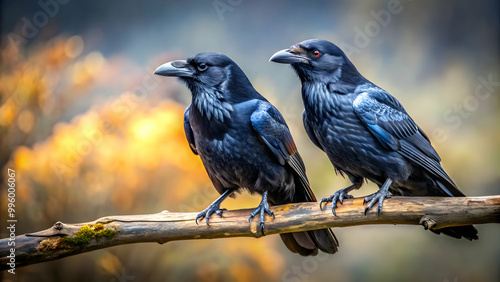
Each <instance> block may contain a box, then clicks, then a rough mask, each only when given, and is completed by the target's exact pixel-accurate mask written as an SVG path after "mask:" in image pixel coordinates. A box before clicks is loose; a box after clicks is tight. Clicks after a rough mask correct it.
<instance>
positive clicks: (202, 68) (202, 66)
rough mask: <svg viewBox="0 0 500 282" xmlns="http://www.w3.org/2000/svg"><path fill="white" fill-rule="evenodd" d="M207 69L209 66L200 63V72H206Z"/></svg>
mask: <svg viewBox="0 0 500 282" xmlns="http://www.w3.org/2000/svg"><path fill="white" fill-rule="evenodd" d="M206 69H207V64H205V63H199V64H198V70H199V71H204V70H206Z"/></svg>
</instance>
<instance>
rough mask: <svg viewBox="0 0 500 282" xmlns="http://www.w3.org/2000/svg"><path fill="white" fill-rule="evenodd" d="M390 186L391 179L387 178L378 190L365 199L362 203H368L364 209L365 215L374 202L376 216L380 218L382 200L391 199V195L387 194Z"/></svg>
mask: <svg viewBox="0 0 500 282" xmlns="http://www.w3.org/2000/svg"><path fill="white" fill-rule="evenodd" d="M391 184H392V179H390V178H387V180H386V181H385V182H384V184H383V185H382V187H380V189H379V190H378V191H377V192H375V193H373V194H371V195H368V196H366V197H365V200H364V201H363V203H368V202H369V203H368V205H367V206H366V208H365V215H366V212H368V210H369V209H371V208H372V207H373V205H375V203H376V202H378V215H379V216H380V213H381V212H382V203H383V202H384V199H385V198H391V197H392V196H391V194H389V187H391Z"/></svg>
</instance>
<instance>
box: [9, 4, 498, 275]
mask: <svg viewBox="0 0 500 282" xmlns="http://www.w3.org/2000/svg"><path fill="white" fill-rule="evenodd" d="M499 6H500V4H499V2H498V1H484V0H480V1H474V2H471V1H465V0H460V1H452V0H448V1H424V0H422V1H404V0H402V1H395V0H390V1H309V2H307V1H272V2H271V1H267V2H266V1H245V0H215V1H212V0H210V1H141V2H138V1H123V0H122V1H117V0H110V1H71V0H41V1H29V2H25V1H23V2H19V1H1V21H0V30H1V53H0V60H1V61H0V72H1V73H0V97H1V98H0V99H1V100H0V103H1V104H0V167H1V176H0V180H1V182H2V185H1V187H2V191H1V196H0V200H1V210H2V212H1V213H0V214H1V217H2V218H1V224H0V225H1V226H2V228H1V229H0V233H1V237H2V238H3V237H7V236H8V234H7V233H6V229H5V227H4V224H5V223H6V217H5V216H6V212H5V211H6V209H7V200H6V194H7V192H6V191H5V187H6V186H5V185H4V184H5V176H6V172H7V169H8V168H11V169H14V170H15V171H16V173H17V174H16V175H17V176H16V177H17V193H16V201H17V202H16V203H17V206H16V216H17V219H18V223H17V230H16V232H17V234H22V233H26V232H33V231H37V230H41V229H45V228H48V227H50V226H51V225H52V224H54V223H55V222H56V221H58V220H61V221H63V222H67V223H77V222H85V221H90V220H94V219H96V218H99V217H102V216H106V215H116V214H144V213H155V212H159V211H161V210H164V209H166V210H170V211H189V212H199V211H201V210H202V209H204V208H205V207H206V206H207V205H208V204H210V203H211V202H212V201H213V200H215V199H216V198H217V196H218V194H217V192H216V191H215V189H213V187H212V185H211V183H210V181H209V179H208V177H207V176H206V173H205V170H204V168H203V166H202V164H201V161H200V160H199V158H198V157H197V156H195V155H193V154H192V153H191V151H190V150H189V147H188V144H187V142H186V140H185V137H184V132H183V121H182V119H183V113H184V109H185V107H186V106H187V105H188V104H189V103H190V99H191V96H190V93H189V91H188V89H187V88H185V87H184V86H183V85H181V84H180V83H179V82H178V81H176V80H175V79H173V78H166V77H157V76H153V75H152V73H153V70H154V69H155V68H156V67H158V66H159V65H161V64H163V63H165V62H167V61H170V60H175V59H185V58H187V57H188V56H191V55H194V54H196V53H199V52H203V51H217V52H222V53H225V54H227V55H228V56H229V57H231V58H232V59H233V60H234V61H235V62H237V63H238V64H239V66H240V67H241V68H242V69H243V70H244V71H245V72H246V74H247V75H248V77H249V79H250V81H251V82H252V83H253V84H254V86H255V88H256V89H257V90H258V91H259V92H260V93H261V94H263V95H264V96H265V97H267V98H268V99H269V100H270V101H271V102H272V103H273V104H274V105H276V107H277V108H278V109H279V110H280V111H281V113H282V114H283V115H284V117H285V119H286V120H287V122H288V124H289V126H290V129H291V131H292V134H293V135H294V138H295V141H296V143H297V145H298V148H299V151H300V152H301V155H302V156H303V158H304V161H305V164H306V166H307V169H308V175H309V179H310V180H311V184H312V187H313V189H314V191H315V192H316V194H317V196H318V198H321V197H325V196H328V195H330V194H332V193H333V192H334V191H336V190H337V189H340V188H344V187H345V186H346V185H348V184H349V182H348V181H347V180H345V179H343V178H342V177H340V176H336V175H335V173H334V170H333V167H332V165H331V164H330V162H329V161H328V159H327V157H326V155H324V154H323V153H322V152H321V151H320V150H319V149H317V148H316V147H315V146H314V145H313V144H312V143H311V142H310V141H309V139H308V138H307V136H306V134H305V131H304V129H303V126H302V109H303V106H302V101H301V98H300V83H299V80H298V79H297V77H296V75H295V74H294V73H293V71H292V70H291V69H290V68H289V67H286V66H284V65H281V64H274V63H269V62H268V59H269V57H270V56H271V55H272V54H273V53H274V52H276V51H278V50H280V49H284V48H287V47H288V46H290V45H292V44H294V43H296V42H299V41H302V40H305V39H309V38H322V39H327V40H330V41H332V42H334V43H336V44H338V45H339V46H340V47H341V48H343V49H344V51H346V53H347V54H348V55H349V57H350V59H351V60H352V61H353V63H354V64H355V65H356V66H357V68H358V70H359V71H360V72H361V73H362V74H363V75H364V76H365V77H366V78H368V79H369V80H371V81H372V82H374V83H376V84H377V85H379V86H380V87H382V88H384V89H386V90H387V91H388V92H389V93H391V94H392V95H394V96H395V97H397V99H399V101H401V102H402V104H403V105H405V107H406V109H407V111H408V112H409V113H410V115H411V116H412V117H413V118H414V119H415V120H416V122H417V123H418V124H419V125H420V127H422V128H423V129H424V130H425V131H426V133H427V134H428V135H429V136H430V138H431V140H432V142H433V145H434V147H435V148H436V149H437V151H438V152H439V153H440V155H441V157H442V159H443V162H442V165H443V167H444V168H445V169H446V171H447V172H448V174H449V175H450V176H451V177H452V178H453V179H454V181H455V182H456V183H457V185H458V186H459V187H460V189H461V190H462V191H463V192H464V193H465V194H467V195H470V196H481V195H495V194H496V195H498V194H500V146H499V143H500V128H499V125H498V124H499V122H500V101H499V93H500V91H499V88H500V67H499V66H500V64H499V63H500V54H499V50H500V15H499V14H500V12H499V11H500V9H499ZM375 190H376V187H375V185H373V184H372V183H369V184H366V185H364V186H363V187H362V189H360V190H359V191H356V192H354V195H355V196H363V195H367V194H369V193H372V192H374V191H375ZM259 200H260V199H259V197H258V196H251V195H248V194H247V193H242V194H241V195H239V196H238V197H237V198H236V199H229V200H227V201H225V202H224V204H223V207H225V208H228V209H238V208H251V207H255V206H256V205H257V204H258V202H259ZM477 228H478V229H479V237H480V240H478V241H475V242H469V241H466V240H456V239H453V238H449V237H445V236H438V235H435V234H433V233H431V232H428V231H424V229H423V228H422V227H420V226H385V225H381V226H360V227H349V228H336V229H335V233H336V235H337V237H338V238H339V240H340V251H339V253H337V254H336V255H334V256H326V255H319V256H317V257H312V258H304V257H300V256H298V255H294V254H292V253H290V252H289V251H288V250H287V249H286V248H285V247H284V245H283V244H282V243H281V240H280V239H279V236H269V237H264V238H261V239H258V240H256V239H252V238H236V239H223V240H222V239H219V240H204V241H203V240H193V241H180V242H170V243H167V244H164V245H157V244H151V243H150V244H133V245H126V246H118V247H113V248H109V249H105V250H99V251H95V252H91V253H86V254H81V255H77V256H73V257H68V258H65V259H62V260H58V261H52V262H47V263H42V264H37V265H32V266H28V267H24V268H19V269H16V273H17V274H16V275H15V276H13V275H11V274H8V273H2V275H3V279H4V281H67V280H68V279H69V280H71V281H177V280H199V281H214V280H217V281H255V280H256V279H257V278H256V277H258V280H262V281H279V280H284V281H325V280H334V281H422V280H425V281H439V282H441V281H500V268H499V262H500V244H499V238H500V226H499V225H492V224H490V225H479V226H477Z"/></svg>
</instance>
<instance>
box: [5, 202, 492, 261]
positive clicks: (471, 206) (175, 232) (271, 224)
mask: <svg viewBox="0 0 500 282" xmlns="http://www.w3.org/2000/svg"><path fill="white" fill-rule="evenodd" d="M271 209H272V210H273V211H274V214H275V215H276V218H275V219H274V220H273V219H272V217H266V225H265V230H264V233H265V234H266V235H271V234H277V233H287V232H293V231H305V230H312V229H321V228H326V227H346V226H356V225H368V224H411V225H424V227H426V229H439V228H443V227H449V226H458V225H469V224H483V223H500V195H497V196H486V197H463V198H447V197H392V198H390V199H386V200H385V201H384V208H383V210H382V214H381V215H380V217H378V216H377V212H376V209H375V208H374V209H371V210H370V211H369V212H368V214H367V215H366V216H365V215H364V205H363V198H357V199H346V200H344V204H343V205H339V207H338V208H337V210H336V212H337V217H335V216H333V214H332V212H331V203H329V204H328V205H327V206H325V207H324V208H323V210H320V208H319V205H318V203H300V204H289V205H282V206H276V207H272V208H271ZM250 212H251V210H249V209H246V210H234V211H225V212H224V213H223V217H222V218H220V217H219V216H217V215H215V214H214V215H212V217H211V218H210V226H208V225H206V224H205V221H204V220H202V221H201V222H199V223H200V224H199V225H196V224H195V222H194V218H195V217H196V215H197V213H174V212H168V211H163V212H160V213H157V214H148V215H121V216H107V217H103V218H100V219H98V220H95V221H92V222H88V223H78V224H65V223H62V222H57V223H56V224H54V226H52V227H51V228H49V229H46V230H43V231H40V232H36V233H31V234H25V235H20V236H16V237H15V240H13V239H12V238H6V239H1V240H0V269H1V270H6V269H9V268H10V266H9V262H10V261H11V258H12V250H11V248H15V252H13V253H14V254H15V267H16V268H17V267H21V266H26V265H30V264H34V263H40V262H44V261H50V260H55V259H60V258H63V257H67V256H72V255H76V254H80V253H84V252H90V251H94V250H98V249H103V248H107V247H111V246H117V245H124V244H132V243H139V242H141V243H143V242H158V243H160V244H163V243H166V242H169V241H174V240H189V239H213V238H226V237H256V238H258V237H260V236H262V234H260V233H259V232H257V226H258V216H257V217H255V218H254V219H253V220H252V221H251V223H248V221H247V220H248V216H249V214H250ZM9 242H15V246H9ZM9 256H10V257H9Z"/></svg>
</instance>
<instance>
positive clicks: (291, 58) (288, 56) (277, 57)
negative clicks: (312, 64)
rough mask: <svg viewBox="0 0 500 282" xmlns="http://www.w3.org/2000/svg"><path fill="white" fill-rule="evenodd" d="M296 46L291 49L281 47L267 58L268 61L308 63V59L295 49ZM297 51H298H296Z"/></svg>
mask: <svg viewBox="0 0 500 282" xmlns="http://www.w3.org/2000/svg"><path fill="white" fill-rule="evenodd" d="M297 49H298V48H293V49H283V50H281V51H278V52H276V53H274V55H273V56H272V57H271V58H270V59H269V61H270V62H275V63H281V64H293V63H303V64H309V59H308V58H307V57H306V56H305V54H303V52H300V51H301V50H300V51H299V50H297ZM298 51H299V52H298Z"/></svg>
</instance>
